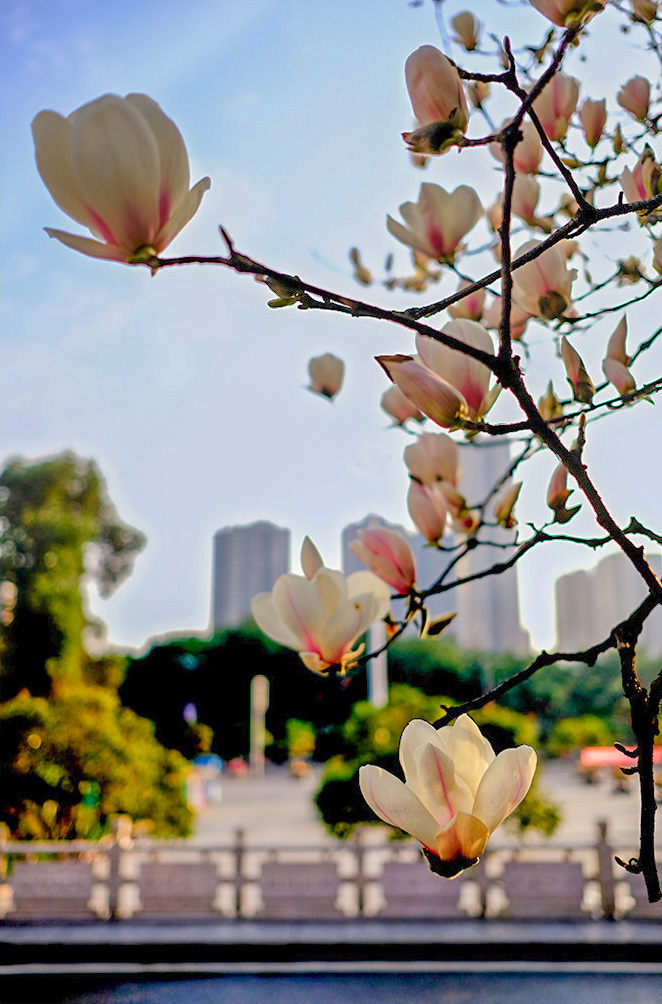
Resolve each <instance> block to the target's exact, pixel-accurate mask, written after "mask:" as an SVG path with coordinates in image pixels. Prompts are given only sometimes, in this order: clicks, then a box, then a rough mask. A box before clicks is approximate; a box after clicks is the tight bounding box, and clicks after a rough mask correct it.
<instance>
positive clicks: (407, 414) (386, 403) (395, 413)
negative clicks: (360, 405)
mask: <svg viewBox="0 0 662 1004" xmlns="http://www.w3.org/2000/svg"><path fill="white" fill-rule="evenodd" d="M380 403H381V407H382V410H383V411H385V412H386V414H387V415H390V416H391V418H392V419H393V421H394V423H395V425H404V424H405V422H406V421H407V420H408V419H410V418H411V419H413V421H414V422H424V421H425V415H423V413H422V412H420V411H419V410H418V408H417V407H416V406H415V405H414V404H412V402H411V401H410V400H409V398H407V397H405V395H404V394H403V393H402V391H401V390H400V388H399V387H397V386H396V384H393V386H392V387H389V388H388V390H385V391H384V393H383V394H382V399H381V402H380Z"/></svg>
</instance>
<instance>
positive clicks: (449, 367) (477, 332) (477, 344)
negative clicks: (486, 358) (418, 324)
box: [416, 320, 494, 419]
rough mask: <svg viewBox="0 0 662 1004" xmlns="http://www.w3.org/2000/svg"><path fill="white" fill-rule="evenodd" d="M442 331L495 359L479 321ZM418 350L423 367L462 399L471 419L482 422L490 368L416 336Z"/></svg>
mask: <svg viewBox="0 0 662 1004" xmlns="http://www.w3.org/2000/svg"><path fill="white" fill-rule="evenodd" d="M441 330H442V334H444V335H450V336H451V337H452V338H456V339H457V340H458V341H460V342H463V343H464V344H465V345H470V346H471V347H472V348H475V349H480V350H481V351H483V352H487V353H489V354H490V355H494V345H493V344H492V339H491V337H490V335H489V334H488V333H487V331H486V330H485V328H484V327H483V326H482V324H478V322H477V321H465V320H459V321H449V322H448V323H447V324H445V325H444V327H443V328H442V329H441ZM416 348H417V350H418V353H419V355H420V357H421V359H422V360H423V363H424V364H425V365H426V366H427V367H428V368H429V369H431V370H432V371H433V373H436V374H437V375H438V376H439V377H441V379H442V380H444V381H445V382H446V383H448V384H450V385H451V387H454V388H455V390H456V391H457V392H458V393H459V394H461V395H462V397H463V398H464V400H465V401H466V403H467V409H468V413H469V417H470V418H472V419H476V418H479V417H480V415H481V411H480V407H481V404H482V403H483V399H484V397H485V395H486V394H487V391H488V387H489V382H490V370H489V369H488V368H487V366H485V365H483V363H481V362H478V361H477V360H476V359H472V358H471V356H468V355H465V354H464V353H463V352H460V351H459V350H458V349H451V348H449V347H448V346H447V345H444V344H443V343H442V342H439V341H437V340H436V339H434V338H429V337H428V336H427V335H420V334H417V335H416ZM422 410H425V409H422Z"/></svg>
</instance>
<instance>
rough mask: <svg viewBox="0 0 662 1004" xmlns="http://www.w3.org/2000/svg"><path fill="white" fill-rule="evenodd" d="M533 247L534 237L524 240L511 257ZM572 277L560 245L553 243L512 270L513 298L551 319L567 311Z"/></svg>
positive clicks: (526, 307)
mask: <svg viewBox="0 0 662 1004" xmlns="http://www.w3.org/2000/svg"><path fill="white" fill-rule="evenodd" d="M537 247H539V242H538V241H527V243H526V244H523V245H522V247H521V248H519V250H518V251H517V254H516V256H515V257H516V258H520V257H521V256H522V255H525V254H528V253H529V252H530V251H533V250H534V249H535V248H537ZM576 278H577V272H576V271H575V269H568V265H567V258H566V256H565V253H564V251H563V249H562V248H560V247H559V246H558V244H554V245H553V246H552V247H550V248H547V250H546V251H543V252H542V254H540V255H538V257H537V258H534V259H533V260H532V261H529V262H527V263H526V264H525V265H521V266H520V267H519V268H518V269H517V270H516V271H515V272H514V273H513V299H514V300H515V302H516V303H518V304H519V306H520V307H523V308H524V310H528V311H529V313H530V314H535V315H536V316H537V317H543V318H545V320H548V321H552V320H554V319H555V318H557V317H561V315H562V314H565V313H566V312H567V310H568V307H569V306H570V300H571V296H572V284H573V282H574V280H575V279H576Z"/></svg>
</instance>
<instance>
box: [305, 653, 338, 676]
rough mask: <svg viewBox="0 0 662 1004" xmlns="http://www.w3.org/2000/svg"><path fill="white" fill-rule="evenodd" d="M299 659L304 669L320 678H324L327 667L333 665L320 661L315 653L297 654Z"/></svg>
mask: <svg viewBox="0 0 662 1004" xmlns="http://www.w3.org/2000/svg"><path fill="white" fill-rule="evenodd" d="M299 658H300V659H301V661H302V663H303V664H304V666H305V667H306V669H310V670H312V672H313V673H318V674H319V675H320V676H324V674H325V673H326V671H327V669H328V668H329V666H332V665H333V663H331V662H326V660H325V659H322V657H321V656H320V655H318V653H317V652H299Z"/></svg>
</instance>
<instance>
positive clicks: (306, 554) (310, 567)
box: [301, 536, 324, 579]
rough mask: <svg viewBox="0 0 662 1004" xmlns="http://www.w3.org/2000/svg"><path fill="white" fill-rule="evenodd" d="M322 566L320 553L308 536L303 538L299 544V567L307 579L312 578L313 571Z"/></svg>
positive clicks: (313, 575)
mask: <svg viewBox="0 0 662 1004" xmlns="http://www.w3.org/2000/svg"><path fill="white" fill-rule="evenodd" d="M323 566H324V562H323V561H322V555H321V554H320V553H319V551H318V550H317V548H316V547H315V545H314V544H313V542H312V540H311V539H310V537H308V536H305V537H304V538H303V544H302V545H301V568H302V570H303V574H304V575H305V576H306V578H307V579H313V578H314V577H315V572H318V571H319V570H320V568H322V567H323Z"/></svg>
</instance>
